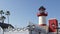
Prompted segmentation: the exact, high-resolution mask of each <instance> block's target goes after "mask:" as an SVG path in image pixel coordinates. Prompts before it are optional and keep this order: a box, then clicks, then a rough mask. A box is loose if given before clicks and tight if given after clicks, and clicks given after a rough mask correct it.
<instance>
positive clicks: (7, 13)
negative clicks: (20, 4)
mask: <svg viewBox="0 0 60 34" xmlns="http://www.w3.org/2000/svg"><path fill="white" fill-rule="evenodd" d="M6 15H7V18H8V24H9V15H10V12H9V11H7V12H6Z"/></svg>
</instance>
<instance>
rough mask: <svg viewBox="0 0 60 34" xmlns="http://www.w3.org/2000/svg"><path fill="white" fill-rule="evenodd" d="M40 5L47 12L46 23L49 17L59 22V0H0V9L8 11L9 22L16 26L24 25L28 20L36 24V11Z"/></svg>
mask: <svg viewBox="0 0 60 34" xmlns="http://www.w3.org/2000/svg"><path fill="white" fill-rule="evenodd" d="M42 5H43V6H44V7H45V8H46V11H47V12H48V16H47V23H48V20H49V19H50V18H57V20H58V21H59V22H60V19H59V18H60V0H0V10H3V11H4V12H6V11H7V10H8V11H10V13H11V15H10V22H9V23H10V24H12V25H14V26H17V27H25V26H26V25H27V24H28V22H29V21H31V22H32V23H35V24H38V17H37V12H38V8H39V7H40V6H42ZM5 22H6V23H7V19H6V20H5Z"/></svg>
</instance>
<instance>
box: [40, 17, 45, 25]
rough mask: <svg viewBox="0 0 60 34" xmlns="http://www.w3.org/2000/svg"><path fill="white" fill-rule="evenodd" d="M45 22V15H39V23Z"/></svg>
mask: <svg viewBox="0 0 60 34" xmlns="http://www.w3.org/2000/svg"><path fill="white" fill-rule="evenodd" d="M41 24H46V16H39V25H41Z"/></svg>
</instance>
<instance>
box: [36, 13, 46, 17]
mask: <svg viewBox="0 0 60 34" xmlns="http://www.w3.org/2000/svg"><path fill="white" fill-rule="evenodd" d="M37 16H38V17H39V16H47V13H38V14H37Z"/></svg>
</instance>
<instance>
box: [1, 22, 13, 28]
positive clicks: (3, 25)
mask: <svg viewBox="0 0 60 34" xmlns="http://www.w3.org/2000/svg"><path fill="white" fill-rule="evenodd" d="M9 26H11V27H12V28H14V27H13V26H12V25H11V24H6V23H1V22H0V27H1V28H2V29H4V28H8V27H9Z"/></svg>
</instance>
